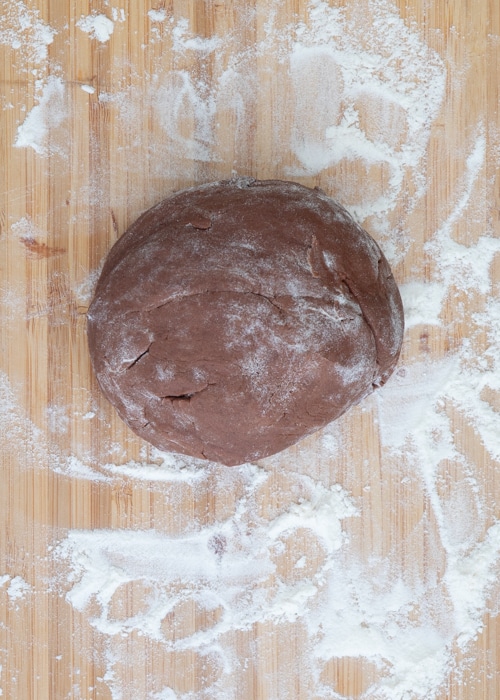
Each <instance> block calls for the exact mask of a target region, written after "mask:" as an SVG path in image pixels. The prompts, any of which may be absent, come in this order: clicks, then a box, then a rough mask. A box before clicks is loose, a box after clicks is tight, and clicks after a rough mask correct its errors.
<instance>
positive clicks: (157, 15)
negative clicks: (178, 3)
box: [148, 9, 167, 22]
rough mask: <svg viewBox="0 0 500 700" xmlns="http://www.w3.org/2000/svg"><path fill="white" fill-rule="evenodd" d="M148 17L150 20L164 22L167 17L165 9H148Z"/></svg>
mask: <svg viewBox="0 0 500 700" xmlns="http://www.w3.org/2000/svg"><path fill="white" fill-rule="evenodd" d="M148 17H149V19H150V20H151V21H152V22H164V21H165V20H166V19H167V13H166V12H165V10H163V9H161V10H149V12H148Z"/></svg>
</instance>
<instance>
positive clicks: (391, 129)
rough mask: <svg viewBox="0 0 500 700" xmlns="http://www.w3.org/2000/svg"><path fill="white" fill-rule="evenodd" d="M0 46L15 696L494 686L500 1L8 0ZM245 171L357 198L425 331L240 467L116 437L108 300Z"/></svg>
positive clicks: (3, 590)
mask: <svg viewBox="0 0 500 700" xmlns="http://www.w3.org/2000/svg"><path fill="white" fill-rule="evenodd" d="M103 16H104V17H106V18H107V20H108V21H107V22H106V21H104V20H103ZM89 17H90V20H89ZM82 18H83V19H84V22H83V23H82ZM85 18H87V19H86V20H85ZM92 26H93V27H94V29H93V30H92ZM335 28H337V29H338V28H340V29H341V30H342V31H341V32H340V33H339V34H335V32H334V31H333V30H334V29H335ZM111 30H112V33H110V32H111ZM92 31H93V32H94V34H92ZM0 51H1V54H0V70H1V75H0V86H1V105H0V107H1V110H2V111H1V120H2V121H1V129H0V139H1V148H2V157H1V160H0V167H1V172H2V179H1V200H0V225H1V234H0V269H1V278H0V292H1V300H2V311H1V314H2V315H1V330H2V336H1V355H0V371H1V375H0V378H1V386H0V388H1V407H0V408H1V427H2V434H1V435H0V441H1V445H2V473H1V491H0V498H1V508H0V514H1V521H2V526H1V528H0V612H1V616H0V688H1V689H2V693H0V694H1V695H2V696H3V697H5V698H9V699H10V698H12V699H14V698H19V699H20V700H21V699H22V700H28V698H53V699H54V700H59V699H60V700H62V699H63V698H75V699H76V698H89V699H90V698H93V699H94V698H95V699H97V698H99V699H100V700H104V699H106V700H107V699H108V698H113V699H118V698H120V699H121V698H123V699H124V700H132V699H134V700H136V699H137V698H148V699H149V698H168V699H169V700H171V699H172V698H182V699H187V698H189V699H190V700H192V699H193V698H196V700H204V699H205V698H206V699H207V700H208V698H213V697H217V698H231V699H234V698H238V699H239V698H259V699H260V698H261V699H269V700H271V699H273V700H274V699H277V698H279V699H280V700H282V699H284V698H294V699H297V698H303V699H304V700H306V699H307V700H312V699H313V698H333V697H335V698H379V697H380V698H382V697H384V698H385V697H387V698H401V699H403V698H410V697H411V698H424V697H425V698H427V697H428V698H431V697H432V698H436V699H439V700H444V698H456V699H457V700H477V699H478V698H488V699H490V698H495V697H499V696H500V651H499V649H500V647H499V645H498V636H499V632H498V605H499V600H500V599H499V595H500V588H499V585H498V575H499V573H500V571H499V567H498V562H499V557H498V555H499V553H500V552H499V550H500V546H499V545H498V541H499V537H498V530H497V529H496V522H497V518H498V517H499V515H500V513H499V506H498V503H500V480H499V477H498V473H499V472H498V469H499V463H500V437H496V436H497V435H500V421H499V411H500V399H499V397H500V367H499V364H498V363H499V362H500V360H499V358H500V354H499V352H498V351H499V343H500V341H499V339H498V328H499V326H498V323H499V322H500V312H499V310H498V308H499V307H498V297H499V295H500V255H499V250H500V247H499V246H498V242H499V218H500V217H499V211H500V208H499V207H500V179H499V177H498V154H499V153H500V118H499V112H498V104H499V94H498V92H499V84H500V72H499V68H498V61H499V56H500V6H499V5H498V3H497V2H496V1H495V0H477V2H475V3H473V4H471V3H469V2H466V0H455V2H453V3H451V4H450V3H445V2H440V1H439V0H425V1H424V0H405V2H403V1H402V0H398V2H396V3H395V4H394V5H393V4H391V3H390V2H386V1H385V0H377V1H375V0H373V1H369V0H362V2H358V1H357V0H356V2H355V1H354V0H337V1H332V2H331V3H330V4H327V3H320V2H308V1H307V0H294V1H293V2H292V1H291V0H287V1H286V2H278V1H277V0H276V1H273V0H252V2H243V0H241V1H238V0H233V2H231V1H230V0H220V1H219V0H213V1H210V2H209V1H208V0H207V1H206V2H205V1H201V0H185V1H180V0H179V1H177V0H168V1H167V2H163V1H162V2H160V3H158V4H157V5H151V4H149V3H148V2H145V3H142V2H137V3H133V2H128V0H127V1H126V2H123V3H118V2H117V3H113V2H107V1H105V0H102V1H101V0H99V1H96V2H92V3H89V2H85V1H84V0H78V1H75V2H72V3H67V2H62V1H61V0H50V1H49V2H41V0H39V1H38V2H33V3H31V4H30V3H28V2H27V3H23V2H20V1H18V0H15V1H14V2H12V1H11V0H3V1H2V3H1V11H0ZM358 59H359V60H358ZM354 78H356V79H354ZM349 81H350V82H349ZM233 175H238V176H251V177H257V178H281V179H294V180H297V181H300V182H302V183H304V184H307V185H310V186H315V185H319V186H321V187H322V188H323V189H324V190H325V191H326V192H327V193H329V194H331V195H332V196H335V197H336V198H338V199H339V200H340V201H341V202H342V203H344V204H345V205H346V206H347V207H349V208H350V209H351V210H352V211H353V212H354V213H355V215H356V216H357V217H358V219H359V220H360V221H361V222H362V223H363V225H364V226H365V227H366V228H367V230H369V231H370V233H372V235H373V236H374V237H375V238H377V240H379V242H380V245H381V246H382V247H383V248H384V250H386V252H387V254H388V256H389V258H390V260H391V263H392V264H393V269H394V272H395V275H396V278H397V280H398V282H399V283H400V284H401V285H402V289H403V291H404V295H405V303H406V307H407V314H408V319H409V321H410V323H409V327H408V328H407V331H406V336H405V343H404V349H403V354H402V358H401V363H400V368H399V371H398V373H397V374H396V375H395V377H394V378H393V380H391V383H390V385H388V386H387V387H386V388H384V390H383V391H382V392H381V393H380V397H379V398H377V397H376V396H374V397H370V398H369V399H367V400H366V401H365V402H363V404H362V405H360V406H359V407H357V408H356V409H354V410H353V411H351V412H350V413H349V414H348V415H346V416H345V417H344V418H342V419H341V420H340V421H338V422H337V423H336V424H334V425H332V426H329V427H327V428H326V429H325V430H324V431H321V432H320V433H318V434H316V435H315V436H313V437H311V438H309V439H307V440H305V441H303V442H302V443H301V444H299V445H298V446H296V447H294V448H292V449H290V450H287V451H286V452H285V453H283V454H281V455H278V456H277V457H275V458H271V459H269V460H263V461H262V462H261V463H259V464H258V465H254V466H253V467H247V468H245V469H241V470H240V469H238V470H234V471H228V470H226V469H223V468H221V467H218V466H217V465H212V466H210V467H209V468H206V467H203V466H202V465H198V466H196V465H195V466H194V467H193V465H192V463H191V462H190V461H189V460H187V461H186V460H175V459H173V458H172V459H171V460H170V461H169V460H168V458H166V461H165V459H164V458H163V457H161V456H160V455H158V454H157V453H155V451H154V450H152V449H151V448H150V447H148V446H147V445H145V444H144V443H143V442H141V441H140V440H139V439H138V438H136V437H135V436H134V435H133V434H132V433H131V432H130V431H128V430H127V429H126V428H125V427H124V426H123V424H122V423H121V422H120V420H119V419H118V418H117V417H116V415H115V413H114V411H113V409H112V408H111V407H110V406H109V405H108V404H107V402H106V401H105V400H104V399H103V397H102V396H101V395H100V392H99V390H98V387H97V384H96V381H95V379H94V377H93V375H92V372H91V368H90V363H89V356H88V351H87V344H86V335H85V320H86V316H85V314H86V310H87V307H88V304H89V302H90V298H91V292H92V286H93V284H94V282H95V280H96V275H97V273H98V270H99V266H100V265H101V263H102V260H103V258H104V256H105V255H106V253H107V251H108V250H109V248H110V246H111V245H112V243H113V241H114V240H116V238H117V237H118V236H120V235H121V234H122V233H123V232H124V231H125V229H126V227H127V226H128V225H129V224H130V223H131V222H132V221H133V220H134V219H135V218H136V217H137V216H138V214H139V213H140V212H142V211H143V210H144V209H146V208H147V207H149V206H151V205H153V204H154V203H156V202H157V201H159V199H161V198H162V197H164V196H167V195H168V194H170V193H171V192H173V191H174V190H176V189H179V188H182V187H186V186H190V185H193V184H197V183H201V182H208V181H211V180H215V179H219V178H226V177H231V176H233ZM335 485H338V488H339V489H340V490H336V486H335ZM332 488H333V491H332V490H331V489H332ZM343 499H344V500H343ZM323 506H324V508H323ZM322 508H323V510H322ZM280 518H281V519H280ZM287 523H288V524H287ZM329 524H331V530H328V531H326V530H325V528H326V525H328V527H330V525H329ZM182 551H185V557H183V556H179V555H178V552H182ZM204 552H205V555H206V557H205V560H203V556H201V557H199V556H198V555H199V554H200V553H201V554H203V553H204ZM162 553H164V556H163V555H162ZM197 559H200V564H199V568H196V567H195V564H194V562H196V560H197ZM181 560H182V561H185V566H186V567H187V568H185V569H184V570H183V568H182V566H181V564H180V563H179V562H180V561H181ZM190 566H191V567H194V568H189V567H190ZM204 566H205V567H206V568H205V569H204V568H203V567H204ZM217 567H218V568H217ZM231 567H232V568H231ZM182 571H184V575H181V574H182ZM179 572H180V573H179ZM465 592H467V593H465ZM155 606H156V607H155ZM318 617H319V618H321V619H318ZM155 625H156V626H155ZM197 633H198V636H196V634H197ZM204 640H205V641H204ZM377 645H378V647H379V648H380V653H379V654H378V655H377V653H376V650H377ZM419 669H420V671H419ZM398 683H399V685H398ZM405 683H406V685H405Z"/></svg>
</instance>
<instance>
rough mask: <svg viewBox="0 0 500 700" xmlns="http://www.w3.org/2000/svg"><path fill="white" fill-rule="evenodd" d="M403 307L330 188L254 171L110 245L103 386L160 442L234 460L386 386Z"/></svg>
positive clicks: (143, 222) (299, 434)
mask: <svg viewBox="0 0 500 700" xmlns="http://www.w3.org/2000/svg"><path fill="white" fill-rule="evenodd" d="M402 337H403V310H402V304H401V298H400V295H399V292H398V288H397V286H396V283H395V281H394V278H393V276H392V274H391V270H390V268H389V265H388V263H387V261H386V259H385V257H384V256H383V254H382V252H381V251H380V249H379V247H378V245H377V244H376V243H375V241H374V240H373V239H372V238H371V237H370V236H369V235H368V234H367V233H366V232H365V231H364V230H363V229H361V228H360V226H358V224H356V223H355V222H354V221H353V219H352V218H351V217H350V216H349V214H348V213H347V211H346V210H345V209H344V208H343V207H341V206H340V205H339V204H337V203H336V202H334V201H333V200H331V199H330V198H329V197H327V196H326V195H325V194H324V193H323V192H322V191H321V190H318V189H314V190H312V189H309V188H307V187H304V186H302V185H299V184H295V183H291V182H281V181H273V180H269V181H257V180H252V179H249V178H242V179H235V180H229V181H224V182H215V183H212V184H208V185H202V186H201V187H195V188H192V189H188V190H185V191H182V192H178V193H177V194H174V195H173V196H172V197H169V198H168V199H165V200H164V201H162V202H160V204H158V205H157V206H155V207H153V208H152V209H150V210H148V211H146V212H145V213H144V214H142V216H140V218H139V219H138V220H137V221H136V222H135V223H134V224H133V225H132V226H131V227H130V228H129V229H128V231H127V232H126V233H125V234H124V235H123V236H122V237H121V238H120V239H119V240H118V241H117V243H116V244H115V245H114V246H113V248H112V249H111V251H110V253H109V256H108V258H107V260H106V262H105V265H104V268H103V270H102V274H101V276H100V279H99V282H98V284H97V287H96V290H95V296H94V299H93V301H92V304H91V306H90V309H89V312H88V339H89V347H90V354H91V359H92V363H93V367H94V371H95V373H96V376H97V379H98V381H99V384H100V386H101V388H102V391H103V392H104V394H105V395H106V396H107V398H108V399H109V401H110V402H111V403H112V404H113V405H114V406H115V408H116V410H117V411H118V413H119V415H120V417H121V418H122V420H124V421H125V423H126V424H127V425H128V426H130V428H132V430H133V431H134V432H135V433H137V434H138V435H140V436H141V437H143V438H144V439H145V440H147V441H148V442H150V443H152V444H153V445H155V446H156V447H158V448H160V449H161V450H167V451H174V452H181V453H184V454H187V455H192V456H194V457H198V458H202V459H209V460H215V461H217V462H221V463H222V464H225V465H228V466H230V465H237V464H241V463H244V462H247V461H251V460H256V459H259V458H262V457H266V456H269V455H272V454H275V453H276V452H279V451H280V450H283V449H285V448H286V447H288V446H290V445H293V444H294V443H295V442H297V441H298V440H300V439H301V438H303V437H304V436H306V435H309V434H310V433H313V432H314V431H316V430H318V428H321V427H322V426H324V425H326V424H327V423H329V422H330V421H332V420H334V419H335V418H338V417H339V416H340V415H341V414H342V413H344V412H345V411H346V410H347V409H348V408H349V407H351V406H352V405H353V404H356V403H358V402H359V401H360V400H361V399H362V398H363V397H365V396H366V395H367V394H369V393H370V392H371V391H372V390H373V389H374V388H375V387H378V386H380V385H382V384H383V383H384V382H385V381H386V380H387V378H388V377H389V375H390V374H391V372H392V371H393V369H394V366H395V364H396V361H397V358H398V356H399V352H400V349H401V343H402Z"/></svg>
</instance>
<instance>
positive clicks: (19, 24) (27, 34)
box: [0, 0, 57, 71]
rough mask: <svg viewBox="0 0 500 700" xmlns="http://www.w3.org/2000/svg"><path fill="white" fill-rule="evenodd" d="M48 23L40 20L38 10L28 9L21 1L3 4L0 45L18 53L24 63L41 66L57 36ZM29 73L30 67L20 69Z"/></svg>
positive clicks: (15, 0) (0, 18) (12, 0)
mask: <svg viewBox="0 0 500 700" xmlns="http://www.w3.org/2000/svg"><path fill="white" fill-rule="evenodd" d="M56 33H57V32H56V31H55V29H52V27H50V26H49V25H48V24H47V23H46V22H44V21H43V20H42V19H41V18H40V13H39V11H38V10H36V9H33V8H31V7H28V6H27V5H26V4H25V3H24V2H20V1H19V0H9V2H3V3H2V9H1V13H0V44H4V45H6V46H10V47H11V48H12V49H14V50H15V51H18V52H19V54H20V55H21V57H22V59H23V61H25V62H27V63H31V64H36V65H38V64H41V63H43V62H45V61H46V60H47V55H48V50H47V47H48V46H50V44H52V42H53V41H54V36H55V35H56ZM19 69H20V70H21V71H27V70H28V67H24V66H23V67H20V68H19Z"/></svg>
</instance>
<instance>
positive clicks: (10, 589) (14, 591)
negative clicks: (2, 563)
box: [0, 574, 31, 604]
mask: <svg viewBox="0 0 500 700" xmlns="http://www.w3.org/2000/svg"><path fill="white" fill-rule="evenodd" d="M7 583H8V584H9V585H8V586H7V589H6V592H7V596H8V598H9V602H10V603H12V604H17V601H20V600H23V598H25V597H26V595H27V594H28V593H29V592H30V591H31V586H30V585H29V583H27V582H26V581H25V580H24V579H23V578H22V577H21V576H14V577H11V576H8V575H7V574H5V575H3V576H0V588H3V587H4V586H5V585H6V584H7Z"/></svg>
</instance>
